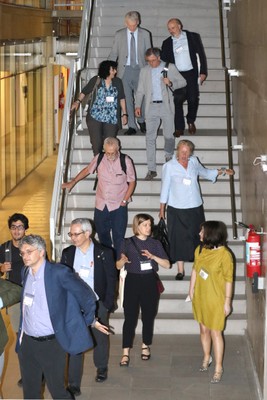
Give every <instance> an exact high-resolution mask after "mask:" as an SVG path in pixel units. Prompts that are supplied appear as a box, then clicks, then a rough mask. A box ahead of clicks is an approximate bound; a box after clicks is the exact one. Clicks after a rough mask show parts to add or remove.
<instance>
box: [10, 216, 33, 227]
mask: <svg viewBox="0 0 267 400" xmlns="http://www.w3.org/2000/svg"><path fill="white" fill-rule="evenodd" d="M17 221H21V222H22V223H23V225H24V229H25V230H26V229H29V220H28V218H27V217H26V216H25V215H24V214H20V213H15V214H13V215H11V216H10V217H9V218H8V227H9V229H10V228H11V225H12V223H13V222H17Z"/></svg>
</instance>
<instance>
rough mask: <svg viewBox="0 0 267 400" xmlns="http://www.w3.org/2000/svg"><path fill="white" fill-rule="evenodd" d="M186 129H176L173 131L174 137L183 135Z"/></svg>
mask: <svg viewBox="0 0 267 400" xmlns="http://www.w3.org/2000/svg"><path fill="white" fill-rule="evenodd" d="M183 134H184V131H183V130H182V129H176V130H175V132H174V133H173V136H174V137H180V136H183Z"/></svg>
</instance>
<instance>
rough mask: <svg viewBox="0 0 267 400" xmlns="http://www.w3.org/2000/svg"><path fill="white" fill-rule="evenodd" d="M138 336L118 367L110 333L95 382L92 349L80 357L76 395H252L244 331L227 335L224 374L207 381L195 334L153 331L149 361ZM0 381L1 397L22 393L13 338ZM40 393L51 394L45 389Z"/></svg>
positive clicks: (156, 398)
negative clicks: (103, 372)
mask: <svg viewBox="0 0 267 400" xmlns="http://www.w3.org/2000/svg"><path fill="white" fill-rule="evenodd" d="M140 347H141V338H140V337H136V340H135V345H134V348H133V349H132V351H131V354H130V365H129V367H128V368H127V367H123V368H122V367H120V366H119V361H120V357H121V335H120V334H116V335H114V336H112V337H111V346H110V363H109V376H108V380H107V381H105V382H104V383H96V382H95V380H94V378H95V367H94V366H93V362H92V352H90V351H89V352H88V353H87V354H86V357H85V364H84V374H83V380H82V387H81V390H82V394H81V396H79V400H98V399H99V400H150V399H151V400H152V399H153V400H163V399H164V400H174V399H175V400H176V399H179V400H196V399H197V400H202V399H203V400H257V399H259V397H258V396H257V391H256V385H255V382H254V377H253V371H252V367H251V363H250V359H249V355H248V351H247V345H246V340H245V337H244V336H227V337H226V352H225V360H224V370H225V372H224V375H223V378H222V381H221V383H219V384H216V385H212V384H210V379H211V377H212V374H213V370H214V367H213V365H211V367H210V370H209V371H208V372H207V373H201V372H199V371H198V368H199V366H200V364H201V361H202V353H201V346H200V341H199V337H198V336H196V335H192V336H191V335H186V336H185V335H170V336H169V335H165V336H163V335H155V337H154V343H153V346H151V352H152V356H151V359H150V360H149V361H142V360H141V358H140ZM8 355H9V357H8V358H9V359H8V363H7V364H8V365H7V370H6V374H5V376H4V383H3V389H2V391H3V396H4V398H5V399H22V398H23V397H22V396H23V395H22V389H20V388H19V387H18V386H17V385H16V382H17V380H18V379H19V369H18V361H17V357H16V355H15V353H14V343H13V345H12V346H11V347H10V348H9V352H8ZM44 396H45V397H44V398H46V399H51V397H50V395H49V393H48V392H47V391H45V393H44Z"/></svg>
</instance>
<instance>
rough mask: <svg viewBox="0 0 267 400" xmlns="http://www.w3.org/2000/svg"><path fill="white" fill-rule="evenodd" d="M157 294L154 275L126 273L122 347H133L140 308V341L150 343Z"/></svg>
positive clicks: (157, 300) (156, 308) (156, 305)
mask: <svg viewBox="0 0 267 400" xmlns="http://www.w3.org/2000/svg"><path fill="white" fill-rule="evenodd" d="M158 302H159V293H158V289H157V283H156V278H155V275H154V274H153V273H152V272H151V273H147V274H131V273H128V274H127V277H126V280H125V288H124V302H123V308H124V324H123V331H122V347H123V348H127V347H130V348H131V347H133V341H134V335H135V328H136V325H137V321H138V315H139V310H140V308H141V313H142V315H141V319H142V323H143V327H142V340H143V343H145V344H146V345H148V346H149V345H150V344H151V343H152V338H153V331H154V320H155V317H156V315H157V311H158Z"/></svg>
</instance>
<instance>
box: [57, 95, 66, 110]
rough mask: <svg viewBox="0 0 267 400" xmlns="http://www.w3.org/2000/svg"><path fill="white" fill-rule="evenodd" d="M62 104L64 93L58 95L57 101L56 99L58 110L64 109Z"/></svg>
mask: <svg viewBox="0 0 267 400" xmlns="http://www.w3.org/2000/svg"><path fill="white" fill-rule="evenodd" d="M64 103H65V98H64V93H63V92H61V93H60V95H59V99H58V108H59V109H60V110H63V108H64Z"/></svg>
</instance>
